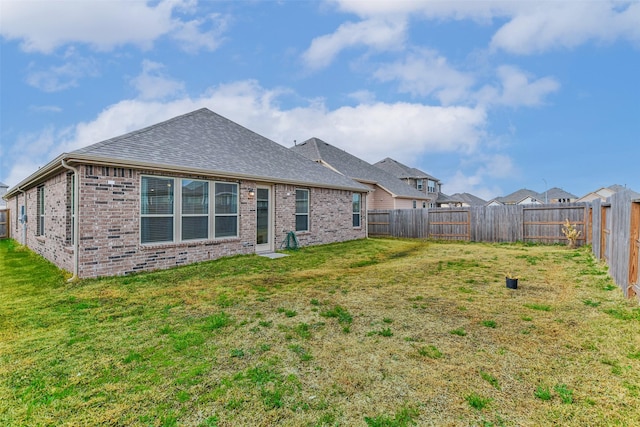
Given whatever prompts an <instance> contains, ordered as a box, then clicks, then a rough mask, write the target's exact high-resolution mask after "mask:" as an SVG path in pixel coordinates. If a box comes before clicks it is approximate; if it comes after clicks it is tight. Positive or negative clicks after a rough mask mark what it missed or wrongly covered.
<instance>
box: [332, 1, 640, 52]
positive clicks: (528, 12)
mask: <svg viewBox="0 0 640 427" xmlns="http://www.w3.org/2000/svg"><path fill="white" fill-rule="evenodd" d="M328 3H329V4H332V5H335V6H336V7H337V9H338V10H341V11H343V12H349V13H354V14H356V15H358V16H359V17H361V18H363V19H375V18H377V17H388V16H395V17H404V18H405V19H406V18H407V17H409V16H411V17H412V18H418V19H420V18H422V19H427V20H448V19H451V20H466V19H469V20H473V21H475V22H478V23H480V24H491V23H492V22H497V20H498V19H499V20H500V21H503V20H505V21H506V23H505V24H503V25H502V26H501V27H500V28H499V29H498V30H497V31H496V33H495V34H494V36H493V38H492V40H491V43H490V45H491V48H493V49H501V50H505V51H507V52H511V53H517V54H533V53H541V52H545V51H548V50H552V49H558V48H566V49H571V48H575V47H577V46H579V45H581V44H583V43H586V42H589V41H595V42H605V43H606V42H613V41H615V40H618V39H622V40H629V41H631V42H633V43H636V44H637V43H640V25H638V22H640V3H638V2H637V1H613V0H608V1H607V0H603V1H557V0H556V1H545V2H535V1H441V0H406V1H397V0H377V1H362V0H329V1H328Z"/></svg>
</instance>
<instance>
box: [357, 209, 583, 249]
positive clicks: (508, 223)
mask: <svg viewBox="0 0 640 427" xmlns="http://www.w3.org/2000/svg"><path fill="white" fill-rule="evenodd" d="M587 213H588V208H587V205H586V204H582V203H580V204H570V205H543V206H522V205H510V206H480V207H475V206H474V207H464V208H436V209H396V210H372V211H369V213H368V215H369V235H370V236H392V237H414V238H432V239H443V240H466V241H475V242H517V241H528V242H542V243H560V242H566V238H565V237H564V235H563V234H562V225H563V224H564V222H565V220H566V219H569V221H570V222H571V224H573V225H574V226H576V228H577V229H578V230H580V231H581V237H580V240H579V242H578V243H579V244H584V242H585V241H586V237H585V236H587V234H588V229H589V226H590V225H589V221H588V218H589V217H588V215H587Z"/></svg>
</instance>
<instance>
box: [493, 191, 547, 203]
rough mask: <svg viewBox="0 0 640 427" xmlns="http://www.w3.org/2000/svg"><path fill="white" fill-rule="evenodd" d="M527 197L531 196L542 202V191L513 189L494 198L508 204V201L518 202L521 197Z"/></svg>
mask: <svg viewBox="0 0 640 427" xmlns="http://www.w3.org/2000/svg"><path fill="white" fill-rule="evenodd" d="M527 197H532V198H534V199H537V200H538V201H540V202H543V203H544V193H543V194H540V193H537V192H535V191H533V190H529V189H527V188H522V189H520V190H518V191H514V192H513V193H511V194H507V195H506V196H504V197H496V198H495V200H498V201H500V202H502V203H505V204H509V203H518V202H520V201H522V200H523V199H526V198H527Z"/></svg>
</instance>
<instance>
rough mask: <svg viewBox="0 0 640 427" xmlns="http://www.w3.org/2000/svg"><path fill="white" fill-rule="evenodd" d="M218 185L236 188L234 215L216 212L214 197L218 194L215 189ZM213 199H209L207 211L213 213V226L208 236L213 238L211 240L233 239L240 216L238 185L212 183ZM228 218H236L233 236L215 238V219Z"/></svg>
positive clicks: (236, 235) (220, 182) (236, 232)
mask: <svg viewBox="0 0 640 427" xmlns="http://www.w3.org/2000/svg"><path fill="white" fill-rule="evenodd" d="M218 184H227V185H234V186H235V188H236V191H235V198H236V211H235V213H218V212H217V211H216V197H217V194H218V191H217V190H216V187H217V186H218ZM212 188H213V197H209V203H210V204H211V206H210V207H209V211H210V212H213V224H212V227H210V236H211V237H213V239H214V240H215V239H217V240H221V239H235V238H237V237H238V227H239V226H240V215H239V209H240V188H239V185H238V184H237V183H235V182H224V181H214V182H213V185H212ZM229 217H235V218H236V230H235V233H234V235H233V236H220V237H217V236H216V234H215V233H216V219H217V218H229Z"/></svg>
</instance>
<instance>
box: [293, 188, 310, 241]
mask: <svg viewBox="0 0 640 427" xmlns="http://www.w3.org/2000/svg"><path fill="white" fill-rule="evenodd" d="M296 231H309V190H296Z"/></svg>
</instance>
